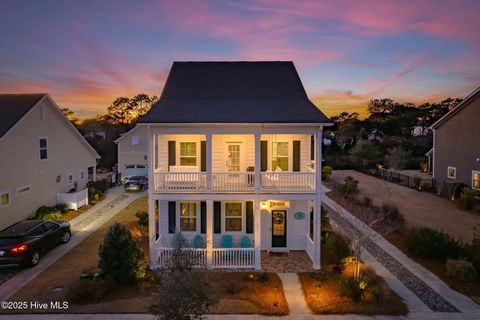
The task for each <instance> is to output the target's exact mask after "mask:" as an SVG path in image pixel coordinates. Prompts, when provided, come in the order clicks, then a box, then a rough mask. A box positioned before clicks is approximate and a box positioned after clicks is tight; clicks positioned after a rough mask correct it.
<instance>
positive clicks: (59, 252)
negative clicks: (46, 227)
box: [0, 187, 145, 301]
mask: <svg viewBox="0 0 480 320" xmlns="http://www.w3.org/2000/svg"><path fill="white" fill-rule="evenodd" d="M142 196H145V193H143V192H142V193H136V194H126V193H125V192H124V191H123V187H116V188H112V189H109V190H108V191H107V193H106V197H105V199H104V200H103V201H102V202H101V203H99V204H98V205H96V206H94V207H92V208H91V209H89V210H87V211H85V212H84V213H83V214H81V215H80V216H78V217H76V218H75V219H73V220H71V221H70V226H71V229H72V233H73V236H72V239H71V240H70V242H68V243H67V244H64V245H61V246H58V247H56V248H55V249H53V250H52V251H51V252H49V253H47V254H46V255H45V256H43V257H42V259H41V260H40V263H39V264H38V265H37V266H35V267H34V268H28V269H23V270H22V271H20V272H19V273H18V274H17V275H15V276H14V277H13V278H11V279H9V280H8V281H6V282H5V283H3V284H1V285H0V301H5V300H7V299H8V298H9V297H10V296H12V295H13V294H14V293H15V292H17V291H18V290H20V289H21V288H22V287H23V286H25V285H26V284H27V283H29V282H30V281H31V280H33V279H34V278H35V277H37V276H38V275H39V274H40V273H42V272H43V271H45V270H46V269H47V268H48V267H49V266H51V265H52V264H54V263H55V262H56V261H57V260H59V259H60V258H62V257H63V255H65V254H66V253H67V252H68V251H70V250H72V249H73V248H74V247H75V246H77V245H78V244H79V243H80V242H82V241H83V240H84V239H85V238H87V237H88V236H89V235H90V234H92V233H93V232H94V231H95V230H97V229H98V228H99V227H101V226H102V225H103V224H105V223H106V222H107V221H108V220H110V219H111V218H112V217H114V216H115V215H116V214H117V213H119V212H120V211H121V210H122V209H124V208H125V207H126V206H128V205H129V204H130V203H131V202H133V201H134V200H135V199H138V198H139V197H142Z"/></svg>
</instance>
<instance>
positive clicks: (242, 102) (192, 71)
mask: <svg viewBox="0 0 480 320" xmlns="http://www.w3.org/2000/svg"><path fill="white" fill-rule="evenodd" d="M138 122H139V123H330V120H329V119H328V118H327V117H326V116H325V115H324V114H323V113H322V112H321V111H320V110H319V109H318V108H317V107H316V106H315V105H314V104H313V103H312V102H311V101H310V100H309V99H308V97H307V94H306V92H305V89H304V88H303V85H302V82H301V80H300V77H299V76H298V73H297V71H296V69H295V66H294V64H293V62H291V61H261V62H247V61H241V62H174V63H173V65H172V68H171V69H170V73H169V75H168V78H167V81H166V83H165V87H164V89H163V92H162V95H161V97H160V99H159V101H158V102H157V103H156V104H155V105H154V106H153V107H152V109H151V110H150V111H149V112H148V113H147V114H146V115H144V116H143V117H141V118H140V119H139V121H138Z"/></svg>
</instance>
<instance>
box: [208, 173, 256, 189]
mask: <svg viewBox="0 0 480 320" xmlns="http://www.w3.org/2000/svg"><path fill="white" fill-rule="evenodd" d="M212 190H222V191H250V190H255V173H253V172H212Z"/></svg>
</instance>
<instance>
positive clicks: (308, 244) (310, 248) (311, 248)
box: [305, 234, 315, 261]
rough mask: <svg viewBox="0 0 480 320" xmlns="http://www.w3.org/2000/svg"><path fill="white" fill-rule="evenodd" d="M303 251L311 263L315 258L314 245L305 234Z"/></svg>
mask: <svg viewBox="0 0 480 320" xmlns="http://www.w3.org/2000/svg"><path fill="white" fill-rule="evenodd" d="M305 251H307V254H308V256H309V257H310V259H311V260H312V261H313V259H314V258H315V255H314V252H315V244H314V243H313V240H312V239H311V238H310V235H309V234H305Z"/></svg>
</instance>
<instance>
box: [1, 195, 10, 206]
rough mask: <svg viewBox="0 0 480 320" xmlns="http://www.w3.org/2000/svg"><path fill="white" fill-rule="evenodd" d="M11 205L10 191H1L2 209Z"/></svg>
mask: <svg viewBox="0 0 480 320" xmlns="http://www.w3.org/2000/svg"><path fill="white" fill-rule="evenodd" d="M9 205H10V192H8V191H4V192H0V209H2V208H6V207H8V206H9Z"/></svg>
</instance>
